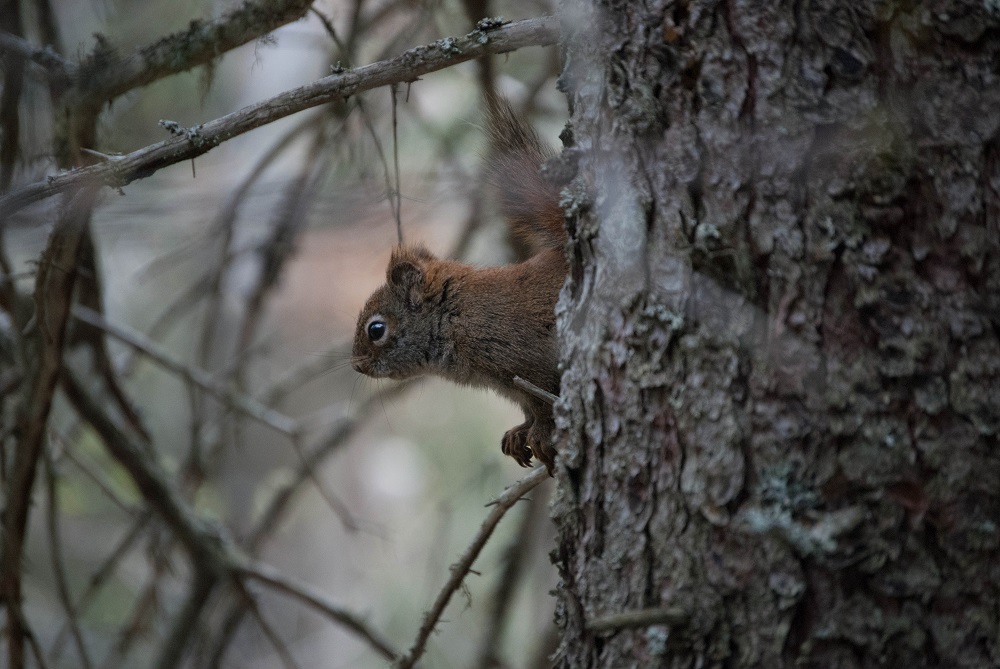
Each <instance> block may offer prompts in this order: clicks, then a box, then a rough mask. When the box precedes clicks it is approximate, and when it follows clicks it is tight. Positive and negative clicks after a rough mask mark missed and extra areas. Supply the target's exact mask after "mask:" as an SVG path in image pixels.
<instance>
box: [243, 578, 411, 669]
mask: <svg viewBox="0 0 1000 669" xmlns="http://www.w3.org/2000/svg"><path fill="white" fill-rule="evenodd" d="M239 572H240V575H241V576H243V577H244V578H245V579H250V580H255V581H260V582H261V583H263V584H264V585H267V586H269V587H271V588H274V589H275V590H276V591H278V592H281V593H284V594H286V595H288V596H290V597H293V598H295V599H297V600H299V601H300V602H304V603H305V604H308V605H309V606H311V607H312V608H314V609H316V610H317V611H319V612H320V613H322V614H323V615H325V616H326V617H328V618H330V619H331V620H333V621H334V622H336V623H337V624H339V625H342V626H343V627H346V628H348V629H349V630H351V631H353V632H354V633H355V634H357V635H358V636H359V637H361V638H362V639H364V640H365V641H366V642H368V645H369V646H371V647H372V649H373V650H374V651H375V652H377V653H378V654H379V655H381V656H382V657H384V658H385V659H387V660H394V659H396V658H397V657H399V652H398V651H397V650H395V649H394V648H393V647H392V646H390V645H389V643H388V642H387V641H386V640H385V639H383V638H382V636H381V635H380V634H379V633H378V632H376V631H374V630H372V629H370V628H369V627H368V624H367V623H365V622H364V621H363V620H361V619H360V618H359V617H358V616H357V615H356V614H354V613H352V612H351V611H348V610H347V609H345V608H344V607H342V606H340V605H338V604H336V603H334V602H332V601H331V600H330V598H329V597H327V596H326V595H325V594H323V593H322V592H320V591H318V590H316V589H315V588H313V587H312V586H310V585H309V584H307V583H300V582H298V581H296V580H295V579H293V578H291V577H289V576H285V575H284V574H282V573H281V572H279V571H278V570H277V569H275V568H274V567H271V566H270V565H267V564H263V563H261V562H256V561H247V562H246V563H245V564H243V565H241V566H240V568H239Z"/></svg>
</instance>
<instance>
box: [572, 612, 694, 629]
mask: <svg viewBox="0 0 1000 669" xmlns="http://www.w3.org/2000/svg"><path fill="white" fill-rule="evenodd" d="M690 619H691V614H690V613H689V612H688V611H685V610H683V609H681V608H680V607H676V606H674V607H669V606H668V607H657V608H652V609H639V610H637V611H623V612H622V613H613V614H611V615H607V616H601V617H599V618H594V619H593V620H590V621H588V622H587V629H588V630H590V631H591V632H611V631H615V630H621V629H633V628H637V627H650V626H652V625H684V624H686V623H687V622H688V621H689V620H690Z"/></svg>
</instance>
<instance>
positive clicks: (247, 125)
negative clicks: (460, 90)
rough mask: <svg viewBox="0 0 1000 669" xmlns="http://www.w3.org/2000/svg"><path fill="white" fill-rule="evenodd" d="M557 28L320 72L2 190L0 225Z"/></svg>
mask: <svg viewBox="0 0 1000 669" xmlns="http://www.w3.org/2000/svg"><path fill="white" fill-rule="evenodd" d="M558 33H559V21H558V20H557V19H556V18H554V17H551V16H549V17H541V18H534V19H526V20H524V21H518V22H516V23H511V24H508V25H505V26H502V27H498V28H496V29H493V30H490V31H489V32H484V31H481V30H475V31H473V32H471V33H469V34H468V35H466V36H465V37H458V38H446V39H442V40H438V41H437V42H434V43H432V44H428V45H425V46H420V47H416V48H414V49H410V50H409V51H406V52H404V53H402V54H400V55H399V56H396V57H395V58H391V59H388V60H383V61H379V62H376V63H372V64H371V65H366V66H364V67H359V68H357V69H354V70H350V71H348V72H344V73H341V74H333V75H330V76H328V77H324V78H322V79H320V80H318V81H315V82H313V83H311V84H307V85H305V86H301V87H299V88H295V89H292V90H290V91H286V92H285V93H281V94H280V95H276V96H275V97H273V98H270V99H268V100H264V101H262V102H259V103H257V104H254V105H250V106H248V107H244V108H243V109H241V110H239V111H236V112H233V113H231V114H227V115H226V116H223V117H221V118H217V119H215V120H214V121H209V122H208V123H205V124H204V125H201V126H198V127H196V128H192V129H190V130H189V131H187V132H183V133H181V134H180V135H176V136H173V137H171V138H169V139H167V140H165V141H162V142H159V143H157V144H152V145H150V146H147V147H144V148H142V149H138V150H137V151H133V152H131V153H128V154H125V155H124V156H122V157H121V159H120V160H116V161H113V162H110V163H109V162H105V163H99V164H97V165H92V166H90V167H86V168H83V169H79V170H75V171H73V172H62V173H60V174H56V175H52V176H50V177H48V178H47V179H45V180H43V181H38V182H35V183H33V184H30V185H28V186H25V187H23V188H21V189H18V190H16V191H14V192H12V193H9V194H7V195H4V196H3V197H0V227H2V226H3V225H5V224H6V222H7V221H9V220H11V219H12V216H11V214H13V213H14V212H16V211H18V210H19V209H21V208H23V207H25V206H27V205H29V204H31V203H33V202H38V201H39V200H43V199H45V198H47V197H51V196H52V195H55V194H57V193H61V192H64V191H66V190H69V189H71V188H74V187H76V186H78V185H80V184H81V183H85V182H92V183H100V184H104V185H109V186H115V187H121V186H124V185H127V184H129V183H131V182H133V181H135V180H136V179H141V178H145V177H148V176H149V175H151V174H153V173H155V172H156V171H158V170H160V169H162V168H164V167H167V166H168V165H173V164H175V163H178V162H183V161H185V160H191V159H192V158H195V157H197V156H200V155H202V154H204V153H207V152H208V151H210V150H211V149H213V148H215V147H216V146H218V145H219V144H221V143H222V142H224V141H226V140H228V139H231V138H233V137H236V136H237V135H242V134H244V133H247V132H250V131H251V130H254V129H255V128H259V127H261V126H262V125H266V124H268V123H271V122H273V121H276V120H278V119H280V118H285V117H286V116H291V115H292V114H295V113H297V112H300V111H303V110H305V109H310V108H312V107H317V106H319V105H322V104H326V103H329V102H331V101H333V100H340V99H344V98H347V97H350V96H353V95H357V94H358V93H361V92H364V91H367V90H371V89H373V88H379V87H382V86H388V85H389V84H393V83H404V82H409V81H414V80H416V79H418V78H419V77H421V76H422V75H425V74H429V73H431V72H436V71H438V70H442V69H444V68H446V67H451V66H452V65H457V64H458V63H462V62H465V61H468V60H474V59H476V58H481V57H483V56H486V55H489V54H498V53H508V52H510V51H514V50H517V49H520V48H522V47H527V46H545V45H549V44H553V43H554V42H555V41H556V39H557V37H558Z"/></svg>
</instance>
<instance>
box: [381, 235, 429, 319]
mask: <svg viewBox="0 0 1000 669" xmlns="http://www.w3.org/2000/svg"><path fill="white" fill-rule="evenodd" d="M433 257H434V256H432V255H431V254H430V252H429V251H427V250H426V249H423V248H419V249H412V250H411V249H399V250H397V251H396V252H394V253H393V254H392V260H390V261H389V268H388V269H387V270H386V279H388V281H389V285H390V286H392V287H393V288H395V289H396V290H397V291H398V292H400V293H402V294H403V295H405V296H406V299H407V301H408V302H409V304H410V306H411V307H413V308H416V307H419V306H420V304H421V303H422V302H423V301H424V270H423V267H421V263H420V261H421V260H425V259H430V258H433Z"/></svg>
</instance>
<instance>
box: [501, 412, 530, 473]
mask: <svg viewBox="0 0 1000 669" xmlns="http://www.w3.org/2000/svg"><path fill="white" fill-rule="evenodd" d="M530 429H531V426H530V425H528V424H527V423H522V424H521V425H518V426H517V427H512V428H511V429H509V430H507V432H506V433H505V434H504V435H503V439H501V440H500V450H501V451H503V454H504V455H509V456H510V457H512V458H514V461H515V462H517V464H519V465H521V466H522V467H530V466H531V456H532V452H531V448H530V447H529V446H528V443H527V441H528V431H529V430H530Z"/></svg>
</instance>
